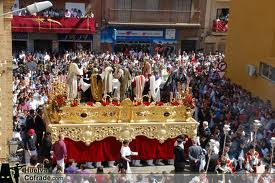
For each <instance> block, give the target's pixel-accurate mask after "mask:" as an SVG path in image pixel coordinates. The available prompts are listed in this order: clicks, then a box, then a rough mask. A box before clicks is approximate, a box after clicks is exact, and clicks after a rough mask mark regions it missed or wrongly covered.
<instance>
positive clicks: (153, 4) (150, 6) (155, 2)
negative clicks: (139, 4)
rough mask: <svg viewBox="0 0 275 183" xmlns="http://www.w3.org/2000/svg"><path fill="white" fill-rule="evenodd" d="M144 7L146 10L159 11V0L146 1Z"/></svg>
mask: <svg viewBox="0 0 275 183" xmlns="http://www.w3.org/2000/svg"><path fill="white" fill-rule="evenodd" d="M145 5H146V7H145V9H147V10H158V9H159V0H149V1H146V4H145Z"/></svg>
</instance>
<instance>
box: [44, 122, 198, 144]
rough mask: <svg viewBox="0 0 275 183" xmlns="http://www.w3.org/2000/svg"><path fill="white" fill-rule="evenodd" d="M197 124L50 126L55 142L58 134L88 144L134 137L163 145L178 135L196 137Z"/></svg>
mask: <svg viewBox="0 0 275 183" xmlns="http://www.w3.org/2000/svg"><path fill="white" fill-rule="evenodd" d="M197 126H198V123H197V122H196V121H195V120H193V121H189V122H185V123H181V122H169V123H127V124H126V123H121V124H119V123H102V124H92V125H87V124H79V125H76V124H50V125H49V126H48V128H49V130H50V131H51V132H52V137H53V140H57V137H58V134H60V133H61V134H63V135H64V136H65V137H66V138H70V139H72V140H75V141H83V142H85V143H86V144H90V143H91V142H94V141H100V140H103V139H104V138H107V137H116V139H117V140H119V141H123V140H129V141H131V140H133V139H135V137H136V136H146V137H147V138H150V139H157V140H159V142H160V143H163V142H164V141H165V140H166V139H168V138H175V137H177V136H178V135H180V134H186V135H188V136H189V137H194V136H196V131H197Z"/></svg>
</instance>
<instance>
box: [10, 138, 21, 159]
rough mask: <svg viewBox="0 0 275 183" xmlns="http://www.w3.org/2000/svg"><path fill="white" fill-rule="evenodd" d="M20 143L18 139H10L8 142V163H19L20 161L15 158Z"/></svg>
mask: <svg viewBox="0 0 275 183" xmlns="http://www.w3.org/2000/svg"><path fill="white" fill-rule="evenodd" d="M19 143H20V141H19V140H18V139H14V138H12V139H11V140H10V141H8V145H9V154H10V155H9V161H10V162H19V161H20V159H19V157H18V156H17V154H16V153H17V149H18V145H19Z"/></svg>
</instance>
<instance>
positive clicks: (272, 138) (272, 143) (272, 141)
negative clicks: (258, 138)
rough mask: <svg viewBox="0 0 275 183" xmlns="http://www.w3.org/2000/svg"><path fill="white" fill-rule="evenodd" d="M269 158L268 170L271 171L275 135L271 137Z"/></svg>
mask: <svg viewBox="0 0 275 183" xmlns="http://www.w3.org/2000/svg"><path fill="white" fill-rule="evenodd" d="M270 141H271V158H270V165H269V167H270V171H272V165H273V164H272V161H273V154H274V148H275V137H271V140H270Z"/></svg>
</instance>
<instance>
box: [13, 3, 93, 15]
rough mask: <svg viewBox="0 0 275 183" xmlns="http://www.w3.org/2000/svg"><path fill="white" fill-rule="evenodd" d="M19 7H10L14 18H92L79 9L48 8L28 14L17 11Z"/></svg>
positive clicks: (15, 5)
mask: <svg viewBox="0 0 275 183" xmlns="http://www.w3.org/2000/svg"><path fill="white" fill-rule="evenodd" d="M18 9H19V7H18V5H17V4H14V5H13V7H12V9H11V10H12V11H15V12H14V13H13V15H15V16H43V17H51V18H62V17H66V18H71V17H74V18H86V17H92V18H93V17H94V15H93V13H89V14H85V12H82V11H81V10H80V9H77V8H72V9H57V8H49V9H46V10H44V11H41V12H39V13H37V14H32V15H31V14H29V13H28V12H27V10H21V11H16V10H18Z"/></svg>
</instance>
